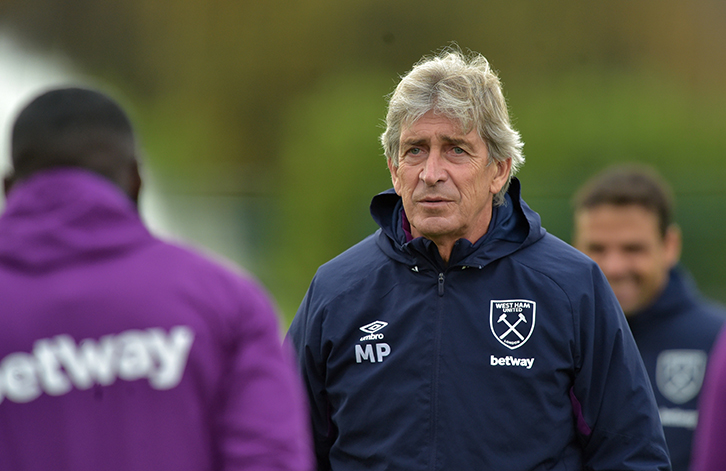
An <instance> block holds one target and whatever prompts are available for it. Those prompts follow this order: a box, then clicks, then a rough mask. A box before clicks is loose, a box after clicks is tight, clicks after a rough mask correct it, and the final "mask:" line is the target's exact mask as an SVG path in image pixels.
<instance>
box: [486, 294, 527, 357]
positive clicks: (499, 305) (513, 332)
mask: <svg viewBox="0 0 726 471" xmlns="http://www.w3.org/2000/svg"><path fill="white" fill-rule="evenodd" d="M536 311H537V303H535V302H534V301H529V300H527V299H503V300H492V302H491V308H490V309H489V325H490V327H491V328H492V333H493V334H494V337H496V339H497V340H498V341H499V343H501V344H502V345H504V346H505V347H507V348H508V349H510V350H514V349H515V348H519V347H521V346H522V345H524V344H525V343H527V340H529V338H530V337H531V336H532V332H534V321H535V317H536Z"/></svg>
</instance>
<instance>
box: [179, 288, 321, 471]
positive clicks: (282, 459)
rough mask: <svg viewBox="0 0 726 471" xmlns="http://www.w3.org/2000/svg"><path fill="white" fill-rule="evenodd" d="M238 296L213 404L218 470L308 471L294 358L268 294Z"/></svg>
mask: <svg viewBox="0 0 726 471" xmlns="http://www.w3.org/2000/svg"><path fill="white" fill-rule="evenodd" d="M242 290H243V291H242V293H243V294H244V295H245V296H246V298H245V299H244V303H243V305H242V307H241V310H242V312H241V313H240V314H241V315H240V317H239V323H238V324H236V325H232V326H230V328H231V330H232V331H233V332H231V333H230V336H231V338H232V339H233V340H232V341H231V342H230V343H229V345H228V346H227V348H228V349H229V351H228V352H227V355H228V359H229V363H228V366H227V368H228V371H227V374H225V375H224V378H223V380H222V381H223V387H222V391H223V392H222V394H221V397H220V398H219V400H218V401H215V404H217V405H218V407H216V409H215V412H216V422H217V433H218V437H217V440H216V441H217V443H218V444H219V445H218V446H219V449H218V454H219V457H220V460H221V466H220V467H219V469H223V470H226V471H231V470H245V471H249V470H259V471H262V470H265V471H272V470H275V471H277V470H279V471H283V470H284V471H309V470H311V469H312V468H313V456H312V441H311V440H310V431H309V422H308V414H307V404H306V402H305V397H304V394H303V390H302V385H301V382H300V379H299V376H298V375H297V373H296V370H295V366H294V361H293V355H292V352H291V351H290V350H289V348H288V347H285V346H283V345H282V338H281V335H280V327H279V324H278V321H277V315H276V312H275V310H274V308H273V306H272V303H271V302H270V300H269V298H268V296H267V295H266V293H265V292H264V291H263V290H262V289H261V288H260V287H259V286H257V285H255V284H250V285H248V286H243V287H242ZM180 413H184V412H183V411H180ZM215 469H216V468H215Z"/></svg>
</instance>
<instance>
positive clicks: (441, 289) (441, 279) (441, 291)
mask: <svg viewBox="0 0 726 471" xmlns="http://www.w3.org/2000/svg"><path fill="white" fill-rule="evenodd" d="M443 295H444V272H441V273H439V296H443Z"/></svg>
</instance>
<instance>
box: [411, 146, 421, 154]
mask: <svg viewBox="0 0 726 471" xmlns="http://www.w3.org/2000/svg"><path fill="white" fill-rule="evenodd" d="M408 153H409V154H411V155H418V154H420V153H421V149H419V148H418V147H414V148H412V149H409V150H408Z"/></svg>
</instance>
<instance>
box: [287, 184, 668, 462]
mask: <svg viewBox="0 0 726 471" xmlns="http://www.w3.org/2000/svg"><path fill="white" fill-rule="evenodd" d="M519 193H520V185H519V182H518V180H517V179H513V180H512V185H511V186H510V189H509V192H508V195H507V197H506V200H507V203H506V205H504V206H500V207H497V208H495V209H494V213H493V216H492V222H491V224H490V227H489V230H488V232H487V234H486V235H485V236H484V237H482V238H481V239H480V240H479V241H477V242H476V243H474V244H472V243H470V242H469V241H467V240H465V239H461V240H459V241H458V242H457V243H456V245H455V247H454V249H453V251H452V254H451V257H450V260H449V264H448V266H447V265H445V264H444V263H443V261H442V260H441V258H440V256H439V254H438V249H437V248H436V246H435V245H434V244H433V243H432V242H431V241H429V240H427V239H424V238H416V239H413V240H411V241H407V240H406V234H405V232H404V230H403V228H402V217H403V215H402V204H401V201H400V198H399V197H398V196H397V195H396V194H395V193H394V192H393V191H392V190H389V191H387V192H384V193H381V194H379V195H377V196H376V197H375V198H374V199H373V202H372V204H371V213H372V215H373V217H374V219H375V220H376V222H377V223H378V224H379V225H380V226H381V229H380V230H378V231H377V232H376V233H375V234H373V235H372V236H370V237H368V238H366V239H365V240H363V241H362V242H360V243H358V244H357V245H355V246H353V247H352V248H350V249H349V250H347V251H346V252H344V253H342V254H341V255H339V256H338V257H336V258H335V259H333V260H332V261H330V262H328V263H326V264H324V265H323V266H321V267H320V269H319V270H318V272H317V274H316V275H315V277H314V279H313V281H312V283H311V285H310V288H309V290H308V292H307V294H306V296H305V299H304V300H303V302H302V305H301V306H300V309H299V311H298V313H297V315H296V317H295V319H294V320H293V322H292V325H291V327H290V331H289V333H288V340H289V341H291V342H292V343H293V345H294V347H295V349H296V352H297V355H298V360H299V363H300V367H301V369H302V374H303V379H304V381H305V385H306V387H307V392H308V394H309V398H310V401H311V413H312V425H313V433H314V438H315V447H316V453H317V458H318V468H319V469H320V470H329V469H332V470H335V471H343V470H345V471H355V470H367V471H371V470H406V471H417V470H451V471H464V470H496V471H502V470H516V471H528V470H532V471H534V470H568V471H573V470H582V469H585V470H631V471H633V470H649V471H653V470H668V469H670V468H669V461H668V454H667V448H666V445H665V440H664V438H663V431H662V428H661V424H660V420H659V418H658V411H657V409H656V405H655V399H654V397H653V392H652V390H651V386H650V383H649V381H648V377H647V374H646V372H645V369H644V367H643V363H642V360H641V358H640V355H639V353H638V350H637V347H636V345H635V342H634V341H633V338H632V335H631V333H630V329H629V328H628V325H627V323H626V321H625V317H624V315H623V314H622V311H621V310H620V307H619V305H618V302H617V300H616V298H615V296H614V295H613V293H612V291H611V290H610V288H609V286H608V284H607V281H606V280H605V278H604V276H603V275H602V272H601V271H600V270H599V268H598V267H597V265H596V264H595V263H594V262H592V261H591V260H590V259H589V258H587V257H585V256H584V255H582V254H581V253H580V252H578V251H576V250H575V249H573V248H571V247H570V246H569V245H567V244H565V243H564V242H562V241H560V240H559V239H557V238H556V237H554V236H552V235H550V234H547V233H546V232H545V230H544V229H543V228H542V227H541V224H540V218H539V216H538V215H537V213H535V212H534V211H532V210H531V209H530V208H529V207H528V206H527V205H526V204H525V203H524V201H523V200H521V199H520V195H519Z"/></svg>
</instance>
